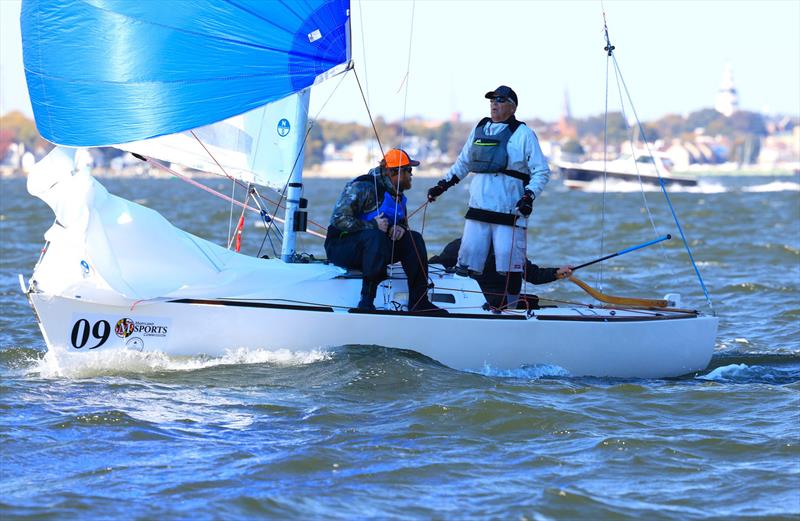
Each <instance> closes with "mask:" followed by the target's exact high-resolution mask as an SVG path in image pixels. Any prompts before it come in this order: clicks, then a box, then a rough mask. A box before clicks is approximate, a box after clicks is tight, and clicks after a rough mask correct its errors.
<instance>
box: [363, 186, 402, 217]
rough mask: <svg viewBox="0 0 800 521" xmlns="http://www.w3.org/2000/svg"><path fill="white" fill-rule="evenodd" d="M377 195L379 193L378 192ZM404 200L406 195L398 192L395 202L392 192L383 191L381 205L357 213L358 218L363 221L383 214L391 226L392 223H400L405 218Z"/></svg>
mask: <svg viewBox="0 0 800 521" xmlns="http://www.w3.org/2000/svg"><path fill="white" fill-rule="evenodd" d="M378 195H380V193H379V194H378ZM406 201H407V199H406V196H405V195H403V194H400V202H397V201H395V199H394V197H392V194H390V193H389V192H388V191H384V192H383V201H381V205H380V206H379V207H378V208H377V209H375V210H372V211H371V212H367V213H364V214H361V215H359V218H361V219H362V220H364V221H371V220H373V219H375V218H376V217H377V216H378V215H380V214H383V216H384V217H386V218H387V219H389V226H393V225H394V223H402V222H404V221H405V219H406ZM395 218H396V219H395Z"/></svg>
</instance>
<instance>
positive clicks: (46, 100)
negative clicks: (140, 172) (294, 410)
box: [20, 0, 718, 378]
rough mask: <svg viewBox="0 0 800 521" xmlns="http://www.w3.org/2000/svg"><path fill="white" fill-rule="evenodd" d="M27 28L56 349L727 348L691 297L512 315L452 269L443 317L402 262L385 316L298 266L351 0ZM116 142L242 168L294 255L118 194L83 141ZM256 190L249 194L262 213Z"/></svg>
mask: <svg viewBox="0 0 800 521" xmlns="http://www.w3.org/2000/svg"><path fill="white" fill-rule="evenodd" d="M242 4H247V9H243V8H242ZM21 26H22V34H23V55H24V59H25V69H26V74H27V80H28V88H29V92H30V94H31V100H32V105H33V108H34V115H35V118H36V122H37V126H38V128H39V130H40V132H41V133H42V135H43V136H44V137H45V138H46V139H48V140H50V141H52V142H54V143H57V144H59V145H61V146H58V147H56V148H55V149H54V150H53V151H52V152H51V153H50V154H49V155H48V156H47V157H46V158H45V159H43V160H42V161H40V162H39V163H38V164H37V165H36V166H35V167H34V169H33V171H32V172H31V173H30V175H29V178H28V191H29V192H30V193H31V194H32V195H34V196H36V197H39V198H41V199H42V200H43V201H45V203H47V205H48V206H50V208H51V209H52V210H53V213H54V214H55V217H56V220H55V223H54V224H53V226H52V227H51V228H50V229H49V230H48V231H47V232H46V233H45V240H46V244H45V247H44V248H43V250H42V255H41V257H40V259H39V262H38V263H37V264H36V266H35V267H34V270H33V273H32V275H31V277H30V278H29V280H27V281H26V280H25V278H24V277H23V276H22V275H20V283H21V287H22V290H23V292H24V293H25V295H26V296H27V298H28V300H29V302H30V304H31V306H32V308H33V310H34V314H35V316H36V319H37V321H38V323H39V326H40V329H41V331H42V334H43V336H44V339H45V342H46V344H47V347H48V349H51V350H66V351H68V352H74V353H96V352H101V351H107V350H115V349H133V350H137V351H160V352H164V353H166V354H169V355H209V356H219V355H223V354H225V353H226V352H227V351H228V350H232V349H239V348H249V349H289V350H292V351H296V352H297V351H300V352H304V351H317V350H324V349H327V348H335V347H336V346H343V345H349V344H361V345H378V346H385V347H390V348H402V349H410V350H414V351H416V352H418V353H421V354H423V355H426V356H428V357H431V358H433V359H435V360H437V361H439V362H441V363H443V364H446V365H448V366H450V367H453V368H456V369H473V370H482V369H484V368H485V367H487V366H488V367H491V368H494V369H501V370H508V369H516V368H520V367H525V366H537V365H542V364H547V365H554V366H559V367H561V368H563V369H564V370H566V371H567V372H568V373H570V374H572V375H575V376H582V375H593V376H612V377H645V378H647V377H668V376H678V375H682V374H686V373H691V372H694V371H700V370H702V369H704V368H705V367H706V366H707V364H708V362H709V360H710V358H711V355H712V352H713V349H714V340H715V336H716V330H717V323H718V320H717V318H716V317H714V316H708V315H705V314H702V313H699V312H697V311H692V310H686V309H680V299H679V298H678V297H675V296H673V297H672V298H671V299H670V300H672V302H671V303H668V302H650V303H645V304H637V303H622V304H616V305H609V306H603V305H599V306H598V305H579V304H571V305H566V306H560V307H542V308H539V307H538V306H537V305H535V303H531V304H530V307H529V308H528V309H514V310H503V312H502V313H500V314H497V313H496V312H492V311H489V310H485V309H484V308H483V304H484V298H483V295H482V293H481V291H480V288H479V286H478V284H477V283H476V282H475V281H474V280H473V279H471V278H467V277H461V276H458V275H455V274H451V273H447V272H445V271H444V270H443V269H437V268H436V267H433V268H432V269H431V283H432V285H433V289H431V291H430V295H429V297H430V299H431V300H432V301H433V302H435V303H437V304H438V305H439V306H441V307H442V308H445V309H447V310H448V311H449V312H450V314H449V315H447V316H431V315H428V314H426V313H424V312H421V313H411V312H408V311H406V310H407V309H408V290H407V285H406V282H405V277H404V276H403V274H402V270H401V269H400V268H398V267H393V268H391V269H390V272H389V274H390V277H389V279H388V280H387V281H385V282H384V283H383V284H382V285H381V288H380V290H379V292H378V296H377V298H376V305H377V306H378V309H377V310H376V311H374V312H373V311H360V310H357V309H354V308H355V306H356V304H357V302H358V300H359V289H360V284H361V281H360V279H359V278H357V276H353V275H351V274H348V273H346V272H345V270H342V269H340V268H338V267H336V266H333V265H330V264H327V263H323V262H310V263H299V262H296V260H297V252H296V251H295V243H294V238H295V235H296V233H303V232H304V231H305V222H306V219H305V216H304V214H305V210H304V208H305V205H304V201H303V200H302V199H301V195H302V186H303V185H302V157H303V156H302V149H303V142H304V140H305V137H306V136H307V132H306V129H307V123H306V120H307V112H308V96H309V90H310V87H311V86H312V85H314V84H315V83H317V82H319V81H322V80H324V79H325V78H327V77H329V76H331V75H335V74H338V73H342V72H346V71H347V70H349V69H350V68H351V67H352V64H351V63H350V6H349V3H348V2H347V1H345V0H310V1H307V2H304V3H302V4H300V3H296V2H288V1H287V2H279V1H275V2H261V1H251V2H248V1H245V0H242V1H240V2H238V3H236V5H234V4H231V3H219V4H215V8H214V9H208V8H206V6H205V5H204V3H202V2H184V3H176V4H174V5H172V6H171V9H170V10H169V12H168V13H165V12H163V10H160V9H155V10H153V9H151V6H150V4H149V3H146V2H145V3H137V2H128V1H127V0H107V1H106V2H104V3H103V6H102V8H98V7H95V6H94V5H93V4H92V3H90V2H87V3H76V4H72V5H71V6H70V7H69V8H64V9H62V8H61V7H60V6H58V5H56V4H53V3H50V2H44V1H40V0H25V2H24V3H23V9H22V20H21ZM197 27H203V28H204V29H205V30H204V31H200V32H198V31H196V30H195V29H196V28H197ZM74 34H82V35H84V37H82V38H81V39H75V38H74ZM109 35H111V38H114V39H115V41H116V40H119V42H118V43H119V47H118V48H116V49H115V53H116V54H115V55H116V56H120V55H126V56H129V57H130V61H129V62H126V63H125V64H124V65H125V67H122V66H120V67H103V66H98V65H97V64H101V63H103V61H102V60H104V59H106V56H107V40H108V38H109ZM56 51H57V52H56ZM221 93H222V94H221ZM199 109H202V110H199ZM254 123H255V125H254ZM108 144H114V146H116V147H118V148H120V149H123V150H129V151H133V152H135V153H136V154H137V156H138V157H140V158H142V159H144V160H146V161H147V162H148V163H150V164H153V165H158V164H160V163H159V161H158V160H163V161H169V162H174V163H178V164H181V165H184V166H188V167H192V168H202V169H204V170H206V171H212V172H213V171H216V172H218V171H219V169H223V170H224V173H225V174H226V175H227V176H228V177H230V178H231V179H234V180H236V181H237V182H242V181H246V183H248V184H247V186H246V187H247V188H248V190H247V194H248V195H247V200H246V202H247V201H249V200H250V197H251V194H252V191H251V190H250V188H251V187H252V186H253V184H255V185H263V186H271V187H274V188H276V189H278V190H280V191H281V192H282V193H283V196H284V197H285V198H286V199H285V204H286V215H285V226H284V234H283V235H284V240H283V244H282V258H281V259H261V258H256V257H250V256H246V255H242V254H239V253H237V252H235V251H232V250H231V249H230V246H228V248H225V247H222V246H219V245H216V244H213V243H211V242H209V241H207V240H204V239H202V238H200V237H196V236H194V235H192V234H190V233H188V232H185V231H183V230H181V229H179V228H177V227H176V226H173V225H172V224H171V223H169V222H168V221H167V220H166V219H165V218H164V217H162V216H161V215H160V214H158V213H157V212H155V211H153V210H151V209H149V208H146V207H144V206H141V205H139V204H136V203H133V202H131V201H127V200H125V199H123V198H121V197H118V196H115V195H113V194H111V193H109V192H108V191H107V190H106V189H105V188H104V187H103V186H102V185H101V184H100V183H99V182H98V181H97V180H96V179H95V178H94V177H93V176H92V175H91V172H90V171H89V170H88V169H87V168H86V167H85V166H84V165H83V164H82V162H81V160H80V156H81V154H80V153H78V152H76V148H74V147H91V146H103V145H108ZM266 151H269V153H268V154H266V157H265V153H266ZM218 168H219V169H218ZM251 183H253V184H251ZM246 202H245V203H240V202H237V204H240V205H244V206H245V207H247V208H248V209H252V210H254V211H255V212H256V213H259V211H258V209H254V208H252V207H248V206H247V204H246ZM261 215H262V217H265V218H266V217H267V216H266V215H265V212H264V211H261ZM268 217H269V218H272V219H275V220H277V219H278V218H277V216H274V215H270V216H268Z"/></svg>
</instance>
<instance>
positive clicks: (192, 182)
mask: <svg viewBox="0 0 800 521" xmlns="http://www.w3.org/2000/svg"><path fill="white" fill-rule="evenodd" d="M141 157H143V158H144V160H145V161H146V162H147V163H149V164H152V165H153V166H155V167H156V168H158V169H160V170H163V171H164V172H167V173H169V174H172V175H174V176H175V177H177V178H178V179H181V180H182V181H185V182H187V183H189V184H190V185H192V186H195V187H197V188H199V189H201V190H203V191H206V192H208V193H210V194H211V195H213V196H215V197H219V198H220V199H222V200H224V201H228V202H231V203H233V204H235V205H237V206H240V207H242V208H246V209H248V210H250V211H251V212H255V213H257V214H261V210H259V209H257V208H253V207H252V206H248V205H246V204H244V203H241V202H239V201H237V200H236V199H233V198H232V197H229V196H227V195H225V194H222V193H220V192H217V191H216V190H214V189H213V188H209V187H207V186H206V185H204V184H201V183H198V182H197V181H195V180H194V179H191V178H189V177H187V176H185V175H182V174H179V173H178V172H176V171H174V170H172V169H171V168H168V167H166V166H164V165H162V164H161V163H159V162H158V161H156V160H154V159H153V158H151V157H147V156H141ZM269 218H270V219H272V220H275V221H278V222H279V223H283V222H284V220H283V219H281V218H280V217H277V216H275V215H274V214H272V215H270V216H269ZM308 233H310V234H311V235H315V236H317V237H320V238H322V239H324V238H325V236H324V235H323V234H321V233H317V232H312V231H309V232H308Z"/></svg>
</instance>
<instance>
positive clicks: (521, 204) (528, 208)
mask: <svg viewBox="0 0 800 521" xmlns="http://www.w3.org/2000/svg"><path fill="white" fill-rule="evenodd" d="M517 210H518V211H519V213H520V214H522V216H523V217H527V216H529V215H530V214H531V212H532V211H533V192H531V191H530V190H525V193H524V194H523V196H522V197H521V198H520V200H519V201H517Z"/></svg>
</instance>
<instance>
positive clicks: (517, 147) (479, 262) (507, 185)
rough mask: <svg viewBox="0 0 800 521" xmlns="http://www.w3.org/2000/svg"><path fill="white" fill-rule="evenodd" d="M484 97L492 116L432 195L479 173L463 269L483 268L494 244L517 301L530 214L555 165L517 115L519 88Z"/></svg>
mask: <svg viewBox="0 0 800 521" xmlns="http://www.w3.org/2000/svg"><path fill="white" fill-rule="evenodd" d="M485 97H486V98H487V99H488V100H489V117H487V118H483V119H482V120H481V121H480V122H479V123H478V125H477V126H476V127H475V128H474V129H473V130H472V132H471V133H470V136H469V138H468V139H467V142H466V143H465V144H464V148H463V149H462V150H461V153H460V154H459V156H458V158H457V159H456V162H455V164H453V166H452V167H451V168H450V171H449V172H447V175H446V176H445V177H444V179H442V180H441V181H439V182H438V183H437V184H436V185H435V186H433V187H431V189H430V190H428V200H429V201H431V202H432V201H435V200H436V198H437V197H439V196H440V195H442V194H443V193H444V192H445V191H446V190H447V189H448V188H450V187H451V186H453V185H454V184H456V183H458V182H459V181H461V180H463V179H464V178H465V177H466V176H468V175H469V174H470V173H472V174H475V176H474V178H473V179H472V183H471V184H470V187H469V192H470V197H469V209H468V210H467V214H466V215H465V217H466V222H465V223H464V235H463V238H462V241H461V248H460V250H459V252H458V265H459V267H460V268H461V269H460V270H459V272H462V273H464V274H467V273H475V274H480V273H483V271H484V266H485V264H486V260H487V258H488V256H489V251H490V249H493V250H494V254H495V259H494V262H495V266H494V268H495V270H496V271H497V272H498V273H501V274H506V273H510V275H509V277H508V281H509V283H508V291H507V293H508V295H507V298H508V304H510V305H513V302H514V300H515V299H516V296H517V295H518V294H519V291H520V288H521V286H522V270H523V268H524V266H525V259H526V246H527V243H526V235H527V233H526V232H527V226H528V216H529V215H530V214H531V212H532V211H533V201H534V199H536V198H537V197H539V195H540V194H541V193H542V190H544V186H545V185H546V184H547V182H548V181H549V180H550V168H549V167H548V166H547V160H546V159H545V157H544V155H543V154H542V150H541V148H540V147H539V141H538V139H537V138H536V134H534V132H533V130H531V129H529V128H528V127H527V125H525V123H524V122H522V121H519V120H517V119H516V118H515V117H514V114H515V112H516V111H517V105H518V104H519V99H518V97H517V93H516V92H514V90H513V89H512V88H511V87H508V86H506V85H500V86H499V87H497V88H496V89H494V90H492V91H489V92H487V93H486V95H485Z"/></svg>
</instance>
